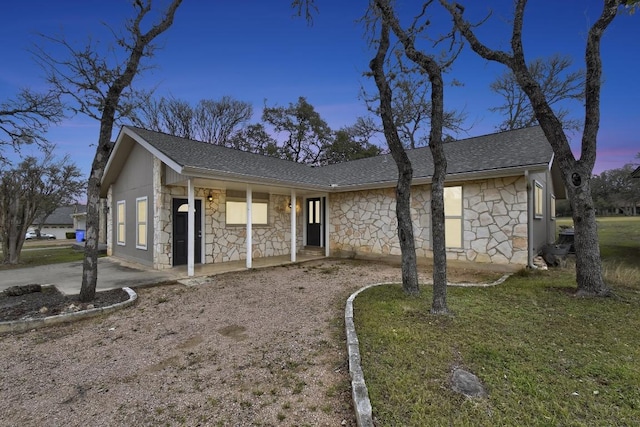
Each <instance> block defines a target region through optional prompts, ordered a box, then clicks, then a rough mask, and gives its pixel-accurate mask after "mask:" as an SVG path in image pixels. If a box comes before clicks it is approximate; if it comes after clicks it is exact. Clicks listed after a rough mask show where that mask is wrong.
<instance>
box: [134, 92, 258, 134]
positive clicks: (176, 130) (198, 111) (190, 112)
mask: <svg viewBox="0 0 640 427" xmlns="http://www.w3.org/2000/svg"><path fill="white" fill-rule="evenodd" d="M251 116H253V107H252V106H251V104H249V103H248V102H244V101H238V100H236V99H233V98H231V97H230V96H223V97H222V98H221V99H220V100H215V99H202V100H200V101H199V102H198V104H197V105H196V106H192V105H191V104H189V102H188V101H185V100H182V99H178V98H174V97H170V98H165V97H161V98H160V99H159V100H154V99H149V100H148V101H147V102H145V103H143V104H142V105H140V107H139V108H138V110H137V112H136V115H135V117H133V118H132V122H133V123H134V125H136V126H140V127H143V128H145V129H149V130H154V131H156V132H165V133H168V134H170V135H173V136H178V137H181V138H188V139H195V140H197V141H202V142H208V143H211V144H216V145H223V146H230V145H232V144H231V142H230V141H231V138H232V136H233V135H234V134H235V133H237V132H239V131H240V129H241V128H242V126H243V125H245V124H246V123H247V122H248V121H249V119H251Z"/></svg>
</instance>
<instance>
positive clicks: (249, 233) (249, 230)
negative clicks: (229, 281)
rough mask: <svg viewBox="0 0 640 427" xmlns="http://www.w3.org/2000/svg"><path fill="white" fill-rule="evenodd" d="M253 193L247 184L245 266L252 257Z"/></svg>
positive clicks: (249, 265)
mask: <svg viewBox="0 0 640 427" xmlns="http://www.w3.org/2000/svg"><path fill="white" fill-rule="evenodd" d="M252 199H253V193H252V191H251V186H250V185H247V268H251V266H252V258H253V250H252V248H253V242H252V234H253V233H252V231H253V230H252V228H253V227H252V225H253V224H252V218H251V205H252V204H253V200H252Z"/></svg>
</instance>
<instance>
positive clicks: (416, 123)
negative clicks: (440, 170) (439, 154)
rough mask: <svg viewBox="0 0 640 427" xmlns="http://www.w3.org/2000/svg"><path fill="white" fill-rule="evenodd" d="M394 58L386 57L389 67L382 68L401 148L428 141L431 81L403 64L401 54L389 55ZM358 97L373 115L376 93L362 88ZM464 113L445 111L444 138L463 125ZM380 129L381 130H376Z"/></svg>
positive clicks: (375, 109)
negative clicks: (384, 71)
mask: <svg viewBox="0 0 640 427" xmlns="http://www.w3.org/2000/svg"><path fill="white" fill-rule="evenodd" d="M393 57H394V58H395V59H396V61H394V62H391V61H390V59H391V58H389V60H388V61H387V64H388V65H387V66H388V67H389V68H390V69H389V71H388V72H386V74H387V77H388V80H389V85H390V86H391V91H392V92H393V99H392V112H393V114H394V121H395V124H396V129H397V131H398V135H399V136H400V140H401V141H402V144H403V145H404V147H405V148H409V149H415V148H417V147H424V146H427V145H429V129H430V120H431V98H430V95H429V91H430V89H431V84H430V83H429V79H428V77H425V75H424V72H422V71H421V70H420V68H419V67H415V66H414V67H407V66H406V65H403V64H402V63H401V62H402V58H398V55H393ZM361 92H362V93H361V97H362V98H363V99H364V100H365V102H366V104H367V108H368V109H369V111H371V112H372V113H374V114H376V115H377V116H379V115H380V112H379V111H378V107H377V104H376V103H377V102H378V101H379V95H378V94H375V95H369V94H368V93H366V91H365V90H364V89H363V90H362V91H361ZM465 118H466V115H465V114H464V113H463V112H461V111H455V110H450V111H445V112H444V116H443V132H445V131H446V132H447V133H446V134H444V136H443V138H444V140H453V139H454V135H455V134H457V133H458V132H460V131H464V130H466V129H464V128H463V122H464V120H465ZM379 131H380V132H382V130H381V129H380V130H379Z"/></svg>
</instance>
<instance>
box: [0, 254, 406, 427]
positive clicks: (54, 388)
mask: <svg viewBox="0 0 640 427" xmlns="http://www.w3.org/2000/svg"><path fill="white" fill-rule="evenodd" d="M399 280H400V269H399V267H393V266H389V265H386V264H382V263H372V262H358V261H347V260H322V261H315V262H310V263H305V264H298V265H290V266H283V267H275V268H268V269H261V270H252V271H246V272H241V273H228V274H224V275H220V276H215V277H214V278H212V279H211V281H210V282H209V283H205V284H202V285H199V286H197V287H184V286H181V285H166V286H162V287H155V288H147V289H139V290H138V294H139V303H138V304H137V305H136V306H134V307H131V308H128V309H124V310H122V311H119V312H116V313H114V314H112V315H109V316H108V317H101V318H97V319H93V320H86V321H82V322H79V323H75V324H70V325H63V326H56V327H51V328H46V329H41V330H35V331H31V332H28V333H24V334H16V335H6V336H2V337H0V348H2V357H1V358H0V372H1V373H2V381H1V382H0V424H2V425H12V426H17V425H20V426H40V425H50V426H62V425H64V426H87V425H91V426H107V425H108V426H117V425H123V426H124V425H126V426H130V425H138V426H158V425H188V426H196V425H203V426H208V425H211V426H217V425H221V426H276V425H286V426H292V425H295V426H305V425H307V426H339V425H346V426H353V425H355V419H354V416H353V410H352V407H351V395H350V393H351V392H350V388H349V387H350V385H349V373H348V368H347V364H346V355H345V354H346V351H345V344H344V331H343V315H344V304H345V301H346V298H347V297H348V296H349V295H350V294H351V293H352V292H353V291H355V290H356V289H358V288H360V287H361V286H363V285H366V284H370V283H376V282H383V281H399Z"/></svg>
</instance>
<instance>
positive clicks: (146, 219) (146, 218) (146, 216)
mask: <svg viewBox="0 0 640 427" xmlns="http://www.w3.org/2000/svg"><path fill="white" fill-rule="evenodd" d="M143 200H144V207H145V210H144V230H145V233H144V234H145V235H144V245H141V244H140V235H139V232H140V224H141V222H140V211H139V210H138V209H139V208H140V204H139V203H140V202H141V201H143ZM135 223H136V249H144V250H147V246H148V244H149V198H148V197H147V196H144V197H137V198H136V221H135Z"/></svg>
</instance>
